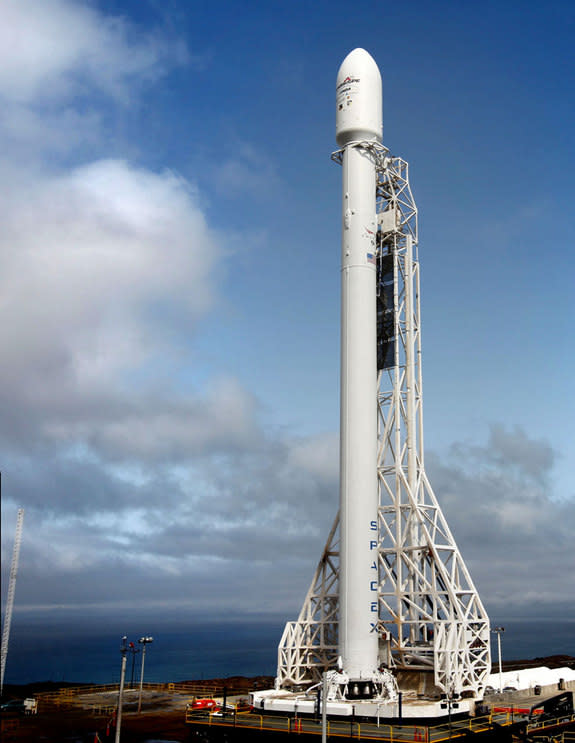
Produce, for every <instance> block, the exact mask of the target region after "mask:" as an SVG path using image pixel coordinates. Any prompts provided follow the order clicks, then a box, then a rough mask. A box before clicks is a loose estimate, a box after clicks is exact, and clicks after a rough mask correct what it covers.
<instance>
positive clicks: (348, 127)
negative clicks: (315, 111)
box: [336, 47, 383, 147]
mask: <svg viewBox="0 0 575 743" xmlns="http://www.w3.org/2000/svg"><path fill="white" fill-rule="evenodd" d="M381 87H382V86H381V74H380V72H379V68H378V66H377V64H376V62H375V60H374V59H373V57H372V56H371V54H369V52H366V51H365V49H361V48H359V47H358V48H357V49H354V50H353V51H351V52H350V53H349V54H348V55H347V57H346V58H345V59H344V60H343V62H342V63H341V66H340V68H339V71H338V73H337V82H336V140H337V143H338V144H339V145H340V147H341V146H344V145H345V143H346V142H351V141H353V140H354V139H355V140H357V139H368V140H374V139H375V140H377V141H378V142H381V138H382V128H383V122H382V92H381Z"/></svg>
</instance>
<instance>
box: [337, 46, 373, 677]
mask: <svg viewBox="0 0 575 743" xmlns="http://www.w3.org/2000/svg"><path fill="white" fill-rule="evenodd" d="M381 88H382V86H381V75H380V73H379V69H378V67H377V65H376V63H375V62H374V60H373V59H372V57H371V56H370V55H369V54H368V53H367V52H366V51H365V50H364V49H354V50H353V51H352V52H351V53H350V54H348V56H347V57H346V58H345V60H344V61H343V63H342V65H341V67H340V69H339V73H338V76H337V104H336V107H337V112H336V139H337V143H338V145H339V146H340V147H341V148H342V149H343V158H342V165H343V202H342V288H341V412H340V416H341V417H340V538H341V545H340V549H341V551H340V601H339V607H340V617H339V654H340V657H341V660H342V669H343V671H344V672H345V673H347V674H348V676H349V678H350V679H369V678H372V677H373V674H374V673H375V672H376V671H377V666H378V634H377V631H376V628H375V626H376V622H377V618H378V603H377V581H378V569H377V555H378V550H377V544H378V543H377V540H378V525H377V518H378V516H377V508H378V484H377V357H376V342H377V335H376V333H377V331H376V261H375V249H376V245H375V236H376V230H377V225H376V204H375V160H374V157H373V153H371V152H369V150H367V149H365V148H364V147H361V146H358V144H357V143H358V142H360V141H364V142H365V141H371V142H376V143H380V142H381V138H382V92H381ZM354 143H356V144H354Z"/></svg>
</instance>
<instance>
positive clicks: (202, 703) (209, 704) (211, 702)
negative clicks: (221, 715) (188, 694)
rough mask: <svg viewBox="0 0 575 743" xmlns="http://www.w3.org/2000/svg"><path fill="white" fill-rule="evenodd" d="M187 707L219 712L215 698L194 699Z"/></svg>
mask: <svg viewBox="0 0 575 743" xmlns="http://www.w3.org/2000/svg"><path fill="white" fill-rule="evenodd" d="M188 709H190V710H197V711H204V712H219V711H220V705H219V704H218V703H217V702H216V700H215V699H194V701H193V702H192V703H191V704H190V705H188Z"/></svg>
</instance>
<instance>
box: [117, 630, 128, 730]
mask: <svg viewBox="0 0 575 743" xmlns="http://www.w3.org/2000/svg"><path fill="white" fill-rule="evenodd" d="M127 639H128V638H127V637H126V635H124V637H122V645H121V646H120V652H121V653H122V670H121V673H120V690H119V692H118V713H117V715H116V739H115V743H120V729H121V727H122V696H123V695H124V679H125V678H126V653H127V651H128V648H127V647H126V640H127Z"/></svg>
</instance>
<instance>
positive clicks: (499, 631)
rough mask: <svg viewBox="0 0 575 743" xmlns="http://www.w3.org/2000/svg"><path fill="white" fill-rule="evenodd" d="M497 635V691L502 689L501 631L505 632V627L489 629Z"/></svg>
mask: <svg viewBox="0 0 575 743" xmlns="http://www.w3.org/2000/svg"><path fill="white" fill-rule="evenodd" d="M491 631H492V632H493V633H494V634H496V635H497V654H498V656H499V693H500V694H501V692H502V691H503V674H502V669H501V633H502V632H505V627H494V628H493V629H492V630H491Z"/></svg>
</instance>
